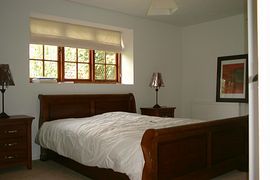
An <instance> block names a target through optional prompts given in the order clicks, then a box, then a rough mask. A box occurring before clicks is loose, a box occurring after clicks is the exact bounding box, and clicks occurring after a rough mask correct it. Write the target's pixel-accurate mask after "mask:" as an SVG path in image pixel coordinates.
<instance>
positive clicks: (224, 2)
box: [68, 0, 246, 26]
mask: <svg viewBox="0 0 270 180" xmlns="http://www.w3.org/2000/svg"><path fill="white" fill-rule="evenodd" d="M68 1H72V2H75V3H80V4H82V5H87V6H94V7H98V8H102V9H107V10H112V11H116V12H120V13H124V14H128V15H131V16H137V17H142V18H147V19H151V20H156V21H161V22H165V23H169V24H173V25H176V26H187V25H192V24H198V23H202V22H206V21H211V20H217V19H221V18H225V17H229V16H233V15H237V14H241V13H244V12H245V9H246V8H245V7H246V0H175V2H176V4H177V6H178V10H177V11H176V12H175V13H174V14H172V15H164V16H146V14H147V11H148V9H149V7H150V4H151V1H152V0H68ZM164 1H166V0H164Z"/></svg>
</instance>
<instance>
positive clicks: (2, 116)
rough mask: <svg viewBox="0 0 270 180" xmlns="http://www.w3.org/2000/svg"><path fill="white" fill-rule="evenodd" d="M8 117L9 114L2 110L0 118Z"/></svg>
mask: <svg viewBox="0 0 270 180" xmlns="http://www.w3.org/2000/svg"><path fill="white" fill-rule="evenodd" d="M4 118H9V115H7V114H6V113H5V112H2V113H1V114H0V119H4Z"/></svg>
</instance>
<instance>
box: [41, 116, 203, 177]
mask: <svg viewBox="0 0 270 180" xmlns="http://www.w3.org/2000/svg"><path fill="white" fill-rule="evenodd" d="M200 121H201V120H192V119H179V118H159V117H151V116H143V115H140V114H135V113H126V112H110V113H104V114H100V115H96V116H92V117H87V118H79V119H76V120H74V119H61V120H55V121H50V122H46V123H44V124H43V125H42V127H41V129H40V131H39V133H38V136H37V141H38V143H39V144H40V145H41V146H42V147H45V148H48V149H51V150H53V151H55V152H57V153H58V154H60V155H62V156H65V157H69V158H71V159H73V160H75V161H77V162H79V163H81V164H84V165H87V166H97V167H100V168H110V169H113V170H114V171H117V172H121V173H125V174H127V175H128V176H129V178H130V179H131V180H141V177H142V171H143V166H144V157H143V152H142V149H141V145H140V144H141V139H142V136H143V134H144V132H145V131H146V130H147V129H150V128H152V129H159V128H164V127H170V126H178V125H183V124H190V123H197V122H200Z"/></svg>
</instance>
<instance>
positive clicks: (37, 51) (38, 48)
mask: <svg viewBox="0 0 270 180" xmlns="http://www.w3.org/2000/svg"><path fill="white" fill-rule="evenodd" d="M29 58H30V59H43V46H42V45H41V44H30V45H29Z"/></svg>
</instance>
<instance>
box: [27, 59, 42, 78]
mask: <svg viewBox="0 0 270 180" xmlns="http://www.w3.org/2000/svg"><path fill="white" fill-rule="evenodd" d="M37 77H43V63H42V61H34V60H30V78H37Z"/></svg>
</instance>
